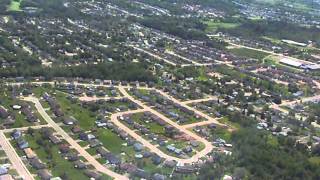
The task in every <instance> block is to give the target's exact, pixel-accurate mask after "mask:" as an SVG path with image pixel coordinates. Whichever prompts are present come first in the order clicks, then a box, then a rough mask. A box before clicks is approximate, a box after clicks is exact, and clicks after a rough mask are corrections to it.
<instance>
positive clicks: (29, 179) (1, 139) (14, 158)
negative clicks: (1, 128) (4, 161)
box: [0, 132, 34, 180]
mask: <svg viewBox="0 0 320 180" xmlns="http://www.w3.org/2000/svg"><path fill="white" fill-rule="evenodd" d="M0 145H1V147H2V148H3V150H4V151H5V153H6V155H7V157H8V158H9V160H10V162H11V163H12V166H13V168H14V169H16V170H17V172H18V174H19V175H20V177H22V178H23V179H25V180H34V177H33V176H32V174H31V173H30V172H29V170H28V169H27V167H26V166H25V165H24V163H23V162H22V160H21V159H20V157H19V155H18V154H17V152H16V151H15V149H14V148H13V147H12V145H11V144H10V142H9V141H8V140H7V138H6V136H5V135H4V134H3V132H0Z"/></svg>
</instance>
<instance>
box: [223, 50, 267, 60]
mask: <svg viewBox="0 0 320 180" xmlns="http://www.w3.org/2000/svg"><path fill="white" fill-rule="evenodd" d="M229 51H230V52H231V53H233V54H234V55H236V56H240V57H246V58H253V59H258V60H262V59H263V58H265V57H266V56H268V55H270V54H268V53H265V52H261V51H256V50H252V49H247V48H230V49H229Z"/></svg>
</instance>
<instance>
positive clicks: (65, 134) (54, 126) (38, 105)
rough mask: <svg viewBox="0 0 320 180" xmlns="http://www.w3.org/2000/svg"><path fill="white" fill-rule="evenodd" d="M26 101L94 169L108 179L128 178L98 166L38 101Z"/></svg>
mask: <svg viewBox="0 0 320 180" xmlns="http://www.w3.org/2000/svg"><path fill="white" fill-rule="evenodd" d="M24 100H26V101H30V102H33V103H34V104H35V107H36V109H37V110H38V112H39V113H40V115H41V116H42V117H43V118H44V119H45V120H46V121H47V122H48V124H49V125H50V126H51V127H52V128H53V129H54V130H55V131H56V132H57V133H58V134H59V135H61V136H62V137H63V138H64V139H65V140H66V141H67V142H68V143H69V144H70V145H71V146H72V147H73V148H74V149H75V150H77V151H78V152H79V154H80V155H81V156H83V157H84V158H85V159H86V160H87V161H88V162H89V163H90V164H91V165H92V166H94V168H95V169H96V170H97V171H99V172H101V173H104V174H107V175H108V176H110V177H113V178H115V179H120V180H122V179H123V180H125V179H128V177H126V176H123V175H120V174H118V173H115V172H113V171H111V170H110V169H108V168H106V167H104V166H103V165H102V164H100V163H99V162H98V161H97V160H96V159H95V158H94V157H93V156H91V155H90V154H89V153H88V152H87V151H86V150H85V149H84V148H83V147H81V146H80V145H79V144H78V143H77V142H76V141H75V140H74V139H73V138H71V137H70V136H69V135H68V134H67V133H66V132H65V131H64V130H63V129H62V128H61V127H60V126H59V125H57V124H56V123H55V122H54V121H53V120H52V119H51V117H50V116H49V115H48V114H47V112H46V111H45V110H44V109H43V107H42V105H41V103H40V102H39V100H38V99H37V98H35V97H26V98H24Z"/></svg>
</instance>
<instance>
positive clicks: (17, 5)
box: [8, 0, 22, 11]
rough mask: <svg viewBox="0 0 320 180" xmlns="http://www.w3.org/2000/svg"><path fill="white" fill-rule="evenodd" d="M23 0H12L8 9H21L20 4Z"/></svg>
mask: <svg viewBox="0 0 320 180" xmlns="http://www.w3.org/2000/svg"><path fill="white" fill-rule="evenodd" d="M21 2H22V0H11V3H10V5H9V7H8V11H21V9H20V4H21Z"/></svg>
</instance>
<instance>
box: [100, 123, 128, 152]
mask: <svg viewBox="0 0 320 180" xmlns="http://www.w3.org/2000/svg"><path fill="white" fill-rule="evenodd" d="M97 137H98V139H99V140H100V141H101V142H102V144H103V146H104V147H105V148H107V149H108V150H109V151H111V152H112V153H115V154H120V153H121V150H122V147H124V146H122V144H123V143H125V141H124V140H122V139H121V138H120V137H119V136H117V135H116V134H115V133H113V132H111V130H109V129H101V128H100V129H98V131H97Z"/></svg>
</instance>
